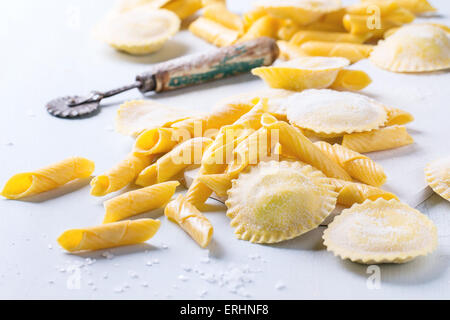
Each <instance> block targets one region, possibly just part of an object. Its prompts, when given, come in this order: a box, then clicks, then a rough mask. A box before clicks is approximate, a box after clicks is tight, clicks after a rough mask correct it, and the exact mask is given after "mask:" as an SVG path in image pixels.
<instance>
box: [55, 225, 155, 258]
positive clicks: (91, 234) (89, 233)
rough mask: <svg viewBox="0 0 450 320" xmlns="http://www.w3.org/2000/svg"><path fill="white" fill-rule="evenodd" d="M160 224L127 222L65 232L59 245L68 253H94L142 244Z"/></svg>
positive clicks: (60, 238) (60, 237)
mask: <svg viewBox="0 0 450 320" xmlns="http://www.w3.org/2000/svg"><path fill="white" fill-rule="evenodd" d="M160 224H161V222H160V221H159V220H153V219H139V220H132V221H130V220H127V221H121V222H114V223H108V224H102V225H99V226H95V227H89V228H84V229H71V230H67V231H65V232H64V233H63V234H61V235H60V236H59V238H58V243H59V245H60V246H61V247H62V248H64V249H65V250H67V251H69V252H80V251H94V250H100V249H108V248H113V247H119V246H127V245H133V244H139V243H143V242H145V241H147V240H149V239H150V238H152V237H153V236H154V235H155V234H156V232H157V231H158V229H159V226H160Z"/></svg>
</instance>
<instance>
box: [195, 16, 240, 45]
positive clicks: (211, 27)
mask: <svg viewBox="0 0 450 320" xmlns="http://www.w3.org/2000/svg"><path fill="white" fill-rule="evenodd" d="M189 31H190V32H192V33H193V34H194V35H196V36H197V37H199V38H202V39H203V40H205V41H208V42H209V43H212V44H213V45H215V46H217V47H224V46H229V45H231V44H233V43H234V42H236V40H237V39H238V37H239V32H238V31H236V30H233V29H229V28H227V27H225V26H223V25H221V24H220V23H217V22H215V21H213V20H211V19H208V18H204V17H200V18H198V19H197V20H195V21H194V22H192V23H191V24H190V26H189Z"/></svg>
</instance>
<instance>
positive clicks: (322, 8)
mask: <svg viewBox="0 0 450 320" xmlns="http://www.w3.org/2000/svg"><path fill="white" fill-rule="evenodd" d="M255 5H256V7H257V8H258V9H262V10H264V11H266V12H268V13H269V14H271V15H273V16H275V17H278V18H281V19H290V20H292V21H294V22H295V23H296V24H298V25H307V24H309V23H311V22H314V21H316V20H318V19H319V18H320V17H321V16H322V15H324V14H325V13H330V12H333V11H337V10H339V9H341V7H342V4H341V1H340V0H262V1H258V2H256V4H255Z"/></svg>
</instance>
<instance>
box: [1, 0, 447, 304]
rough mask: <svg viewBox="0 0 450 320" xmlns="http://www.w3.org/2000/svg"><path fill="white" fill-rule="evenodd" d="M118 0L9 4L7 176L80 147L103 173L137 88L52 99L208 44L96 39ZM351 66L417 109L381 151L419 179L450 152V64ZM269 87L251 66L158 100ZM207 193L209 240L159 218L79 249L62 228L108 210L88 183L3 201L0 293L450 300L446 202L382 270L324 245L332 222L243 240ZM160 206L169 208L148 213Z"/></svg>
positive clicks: (116, 81) (200, 100)
mask: <svg viewBox="0 0 450 320" xmlns="http://www.w3.org/2000/svg"><path fill="white" fill-rule="evenodd" d="M229 2H230V4H231V8H232V9H234V10H236V11H237V10H241V11H242V10H245V9H246V8H248V6H249V4H248V3H242V2H244V1H231V0H230V1H229ZM432 2H433V4H434V5H435V6H436V7H437V8H439V12H440V14H441V15H442V16H440V17H436V18H434V19H433V20H434V21H443V22H446V23H447V24H450V20H449V15H450V3H449V2H448V1H445V0H432ZM109 6H110V1H107V0H102V1H99V0H97V1H89V0H71V1H56V0H45V1H44V0H42V1H30V0H28V1H25V0H16V1H2V2H1V3H0V40H1V43H2V50H1V51H0V61H1V71H0V85H1V88H2V90H1V92H2V94H1V101H2V105H1V107H0V165H1V169H0V182H1V183H2V184H3V183H4V182H5V181H6V180H7V179H8V178H9V177H10V176H11V175H12V174H14V173H17V172H20V171H26V170H31V169H34V168H39V167H41V166H44V165H47V164H49V163H52V162H55V161H58V160H60V159H64V158H66V157H68V156H72V155H79V156H85V157H88V158H90V159H93V160H95V162H96V165H97V168H96V173H101V172H103V171H105V170H107V169H108V168H109V167H111V166H112V165H113V164H115V163H116V162H118V161H119V160H120V159H122V158H123V157H124V156H125V155H126V153H127V152H129V150H130V148H131V146H132V139H131V138H128V137H124V136H121V135H119V134H118V133H115V132H114V130H113V118H114V115H115V111H116V109H117V106H118V104H119V103H120V102H122V101H124V100H127V99H137V98H140V94H139V93H138V92H137V91H133V92H129V93H127V94H124V95H121V96H119V97H117V98H111V99H109V100H107V101H106V103H105V104H104V106H103V109H102V111H101V113H100V114H99V115H97V116H96V117H93V118H89V119H84V120H73V121H70V120H61V119H56V118H53V117H51V116H49V115H48V114H47V112H46V111H45V109H44V105H45V103H46V102H47V101H48V100H49V99H51V98H54V97H57V96H61V95H65V94H76V93H79V94H82V93H87V92H89V91H90V90H91V89H108V88H113V87H115V86H119V85H122V84H125V83H127V82H128V81H132V80H133V78H134V75H135V74H136V73H139V72H142V71H145V70H146V68H147V67H148V66H149V65H150V64H152V63H156V62H160V61H163V60H166V59H169V58H175V57H178V56H180V55H183V54H189V53H193V52H198V51H201V50H204V49H207V48H210V46H209V45H208V44H206V43H204V42H203V41H201V40H200V39H197V38H195V37H193V36H192V35H191V34H189V32H187V31H182V32H180V33H179V34H177V35H176V36H175V38H174V39H173V40H172V41H170V42H169V43H167V44H166V46H165V47H164V48H163V49H162V50H161V51H160V52H158V53H156V54H154V55H151V56H147V57H131V56H128V55H124V54H121V53H118V52H116V51H114V50H112V49H110V48H109V47H107V46H105V45H103V44H101V43H97V42H96V41H95V40H93V39H92V38H91V37H90V30H91V29H92V27H93V25H94V24H95V22H96V21H97V20H98V19H99V16H100V15H101V14H102V13H103V12H105V11H106V9H107V8H109ZM354 67H355V68H360V69H363V70H366V71H367V72H368V73H369V74H370V75H371V76H372V78H373V80H374V82H373V84H372V85H371V86H369V87H368V88H366V89H365V90H364V93H366V94H368V95H371V96H375V97H376V98H378V99H380V100H381V101H383V102H385V103H387V104H392V105H397V106H399V107H402V108H405V109H407V110H410V111H411V112H412V113H413V114H414V115H415V117H416V121H415V122H414V123H413V124H411V125H410V126H409V128H410V131H411V132H412V135H413V137H414V138H415V140H416V144H415V145H414V146H413V147H410V148H408V149H403V150H402V151H398V152H394V153H393V154H390V155H389V157H387V156H386V154H385V155H384V156H383V155H382V154H381V155H377V156H376V158H377V159H379V160H380V161H381V162H382V163H383V165H385V166H386V168H388V169H389V170H388V174H389V176H390V177H392V179H393V180H392V181H396V180H398V177H402V176H405V177H406V176H410V175H414V174H415V175H417V176H418V177H419V179H422V178H421V177H422V176H421V175H422V173H421V171H420V170H415V171H414V173H411V172H406V171H405V170H407V168H408V163H411V162H414V161H416V162H417V161H419V162H421V161H423V162H424V163H426V162H427V161H429V160H432V158H433V157H436V156H438V155H439V154H444V153H448V152H449V150H450V148H449V147H450V144H449V139H448V137H449V136H450V129H449V126H448V119H449V110H448V101H449V94H448V90H449V80H450V76H449V74H448V73H445V72H441V73H435V74H433V75H399V74H393V73H389V72H385V71H382V70H379V69H377V68H375V67H374V66H372V65H371V64H370V63H369V62H368V61H361V62H359V63H357V64H356V65H355V66H354ZM261 86H262V82H261V81H260V80H258V79H256V78H255V77H252V76H251V75H244V76H239V77H236V78H232V79H227V80H224V81H220V82H215V83H210V84H207V85H203V86H199V87H195V88H189V89H184V90H181V91H177V92H172V93H167V94H162V95H159V96H157V97H151V98H155V99H158V101H160V102H162V103H167V104H172V105H177V106H181V107H185V108H193V109H198V110H208V109H209V108H210V107H211V106H212V104H213V102H214V101H217V100H218V99H220V98H223V97H226V96H229V95H232V94H236V93H239V92H242V91H248V90H252V89H257V88H260V87H261ZM417 155H419V156H417ZM384 158H386V159H384ZM411 159H412V160H411ZM417 159H419V160H417ZM394 162H395V163H394ZM420 165H422V164H420ZM405 168H406V169H405ZM392 181H391V182H392ZM391 182H390V183H391ZM390 186H391V185H389V187H390ZM395 188H398V186H394V189H395ZM69 191H72V192H69ZM408 192H409V191H408ZM62 195H64V196H62ZM209 204H210V207H209V212H207V213H206V215H207V217H208V218H209V219H210V220H211V222H212V224H213V225H214V227H215V233H214V240H213V242H212V244H211V245H210V247H209V248H208V250H203V249H200V248H199V247H198V246H197V245H196V244H195V243H194V242H193V241H192V240H191V239H190V238H189V237H188V236H187V235H186V234H185V233H184V232H182V231H180V229H179V228H178V227H177V226H176V225H174V224H173V223H171V222H168V221H167V220H166V219H165V218H164V217H161V220H162V226H161V229H160V231H159V232H158V234H157V235H156V236H155V237H154V238H153V239H151V240H150V241H149V242H148V244H146V245H142V246H133V247H127V248H117V249H113V250H108V251H102V252H96V253H93V254H83V255H70V254H66V253H64V252H63V251H62V250H61V249H60V248H59V246H58V245H57V243H56V238H57V237H58V236H59V234H60V233H61V232H63V231H64V230H66V229H69V228H76V227H83V226H90V225H96V224H99V223H100V222H101V221H102V217H103V213H104V211H103V207H102V199H97V198H93V197H91V196H89V187H88V185H87V181H83V182H81V183H78V184H75V185H71V186H70V187H68V188H63V189H62V190H58V191H55V192H50V193H49V194H46V195H45V196H44V197H40V198H39V201H37V200H36V201H20V202H19V201H8V200H3V199H2V200H0V251H1V254H0V298H74V299H79V298H88V299H89V298H113V299H114V298H120V299H131V298H138V299H167V298H181V299H183V298H186V299H197V298H198V299H200V298H210V299H233V298H254V299H264V298H267V299H273V298H276V299H278V298H280V299H300V298H307V299H310V298H339V299H340V298H358V299H384V298H388V299H391V298H427V299H428V298H450V289H449V286H450V273H449V270H448V266H449V262H450V226H449V225H450V222H449V221H450V220H449V215H450V204H449V203H448V202H446V201H444V200H442V199H440V198H439V197H438V196H436V195H435V196H432V197H431V198H430V199H429V200H427V201H426V202H425V203H423V204H422V205H420V206H419V209H420V210H421V211H422V212H424V213H425V214H427V215H428V216H429V217H430V218H431V219H432V220H433V221H434V222H435V223H436V225H437V227H438V230H439V247H438V249H437V251H436V252H435V253H433V254H432V255H430V256H428V257H425V258H419V259H417V260H415V261H413V262H411V263H408V264H404V265H384V266H380V267H379V268H380V269H377V267H372V268H370V269H368V267H367V266H363V265H358V264H354V263H351V262H348V261H341V260H340V259H338V258H336V257H334V256H333V255H332V254H331V253H329V252H327V251H326V250H325V249H324V247H323V245H322V240H321V236H322V231H323V228H319V229H317V230H314V231H312V232H310V233H308V234H306V235H304V236H302V237H299V238H297V239H294V240H291V241H287V242H284V243H281V244H277V245H271V246H263V245H254V244H250V243H248V242H244V241H238V240H236V239H234V236H233V232H232V229H231V228H230V227H229V221H228V218H227V217H226V216H225V215H224V211H223V206H221V205H220V204H219V203H217V202H215V201H213V200H211V201H210V202H209ZM161 214H162V211H161V210H160V211H157V212H152V213H148V214H145V215H144V216H146V217H160V216H161ZM373 268H375V269H373ZM374 270H375V271H374ZM368 272H369V273H368ZM373 272H375V275H378V274H379V275H380V276H381V282H380V285H379V286H378V285H377V282H376V281H372V280H373V277H374V274H372V273H373ZM378 272H379V273H378ZM371 275H372V277H370V276H371Z"/></svg>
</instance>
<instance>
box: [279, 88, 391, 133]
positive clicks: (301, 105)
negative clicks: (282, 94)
mask: <svg viewBox="0 0 450 320" xmlns="http://www.w3.org/2000/svg"><path fill="white" fill-rule="evenodd" d="M285 106H286V109H287V117H288V119H289V121H290V122H291V123H292V124H294V125H295V126H297V127H299V128H302V129H308V130H311V131H313V132H315V133H316V134H318V135H321V134H322V135H323V134H324V135H325V136H329V135H335V136H339V135H343V134H345V133H352V132H363V131H370V130H373V129H377V128H379V127H380V126H382V125H384V123H385V122H386V120H387V114H386V109H385V106H384V105H383V104H381V103H380V102H377V101H375V100H373V99H370V98H368V97H366V96H363V95H360V94H357V93H351V92H339V91H334V90H329V89H322V90H316V89H310V90H305V91H303V92H300V93H296V94H294V95H292V96H290V97H289V99H287V100H286V102H285Z"/></svg>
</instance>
